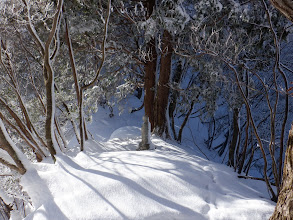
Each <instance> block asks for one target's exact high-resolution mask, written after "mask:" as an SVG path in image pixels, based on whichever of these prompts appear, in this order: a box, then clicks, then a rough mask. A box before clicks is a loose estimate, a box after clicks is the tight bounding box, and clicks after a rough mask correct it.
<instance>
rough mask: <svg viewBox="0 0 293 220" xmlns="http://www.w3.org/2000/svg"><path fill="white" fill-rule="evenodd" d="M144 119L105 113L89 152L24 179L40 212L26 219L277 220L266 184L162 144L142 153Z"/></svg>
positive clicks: (40, 167)
mask: <svg viewBox="0 0 293 220" xmlns="http://www.w3.org/2000/svg"><path fill="white" fill-rule="evenodd" d="M103 115H104V116H103ZM140 117H141V116H139V115H131V118H125V117H118V116H117V117H114V118H115V119H114V118H111V119H109V117H108V116H107V114H106V113H105V112H104V111H100V113H99V114H98V116H97V117H95V119H94V123H93V124H92V125H91V126H89V128H90V131H91V133H92V134H93V137H94V140H90V141H88V142H87V144H86V148H85V151H84V152H79V151H78V148H77V147H75V148H71V149H70V150H69V153H68V154H69V155H70V156H68V155H65V154H59V155H58V156H57V162H56V164H52V163H51V162H49V161H47V162H46V161H45V162H42V163H39V164H35V165H34V168H32V169H30V170H29V171H28V172H27V174H25V176H24V177H23V178H22V179H21V184H22V185H23V187H24V190H25V191H27V192H28V194H29V195H30V196H31V198H32V202H33V206H34V211H33V212H32V213H31V214H30V215H29V216H27V217H26V218H25V219H26V220H31V219H33V220H63V219H70V220H80V219H88V220H90V219H91V220H100V219H102V220H103V219H160V220H161V219H184V220H185V219H186V220H188V219H193V220H201V219H211V220H212V219H215V220H216V219H219V220H220V219H226V220H229V219H230V220H237V219H239V220H240V219H241V220H244V219H249V220H251V219H253V220H261V219H268V218H269V216H270V215H271V214H272V212H273V209H274V205H275V204H274V203H273V202H271V201H270V200H269V199H268V195H267V191H266V187H265V184H264V183H263V182H261V181H253V180H243V179H238V178H237V175H236V174H235V173H234V172H233V171H232V169H230V168H228V167H227V166H225V165H221V164H217V163H213V162H211V161H208V160H205V159H203V158H201V157H199V156H196V155H195V151H192V150H191V149H190V148H186V149H185V148H184V147H183V146H178V145H176V144H175V143H167V142H165V141H163V140H161V139H159V138H157V137H152V148H153V150H150V151H143V152H142V151H135V149H136V148H137V146H138V143H139V142H140V137H139V136H140V129H139V127H138V125H139V124H141V120H140ZM131 124H132V125H131ZM133 125H135V126H133ZM70 145H71V146H73V145H74V143H71V144H70Z"/></svg>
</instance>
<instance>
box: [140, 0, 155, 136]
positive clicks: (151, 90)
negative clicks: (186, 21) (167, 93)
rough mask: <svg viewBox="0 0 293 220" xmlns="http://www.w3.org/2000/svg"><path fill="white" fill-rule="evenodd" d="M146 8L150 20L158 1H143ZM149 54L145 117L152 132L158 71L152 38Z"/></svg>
mask: <svg viewBox="0 0 293 220" xmlns="http://www.w3.org/2000/svg"><path fill="white" fill-rule="evenodd" d="M143 4H144V6H145V7H146V9H147V14H146V19H148V18H149V17H150V16H151V15H152V13H153V10H154V8H155V5H156V1H155V0H150V1H143ZM146 49H147V52H148V53H149V56H148V59H147V60H146V61H145V65H144V70H145V75H144V110H145V115H146V116H147V117H148V118H149V122H150V124H151V131H153V129H154V125H155V117H154V102H155V87H156V70H157V58H158V55H157V51H156V41H155V39H154V38H152V39H151V40H150V41H149V42H148V43H147V46H146Z"/></svg>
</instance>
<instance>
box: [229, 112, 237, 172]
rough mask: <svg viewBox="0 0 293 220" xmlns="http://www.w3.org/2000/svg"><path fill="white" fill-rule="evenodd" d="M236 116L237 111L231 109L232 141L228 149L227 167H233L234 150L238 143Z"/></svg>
mask: <svg viewBox="0 0 293 220" xmlns="http://www.w3.org/2000/svg"><path fill="white" fill-rule="evenodd" d="M238 114H239V109H238V108H234V109H233V136H232V141H231V144H230V147H229V161H228V166H231V167H234V165H235V163H234V160H235V157H234V155H235V150H236V146H237V142H238V135H239V127H238Z"/></svg>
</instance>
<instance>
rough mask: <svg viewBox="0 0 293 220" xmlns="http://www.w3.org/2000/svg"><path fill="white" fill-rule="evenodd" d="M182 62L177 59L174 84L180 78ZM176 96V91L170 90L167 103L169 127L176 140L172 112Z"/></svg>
mask: <svg viewBox="0 0 293 220" xmlns="http://www.w3.org/2000/svg"><path fill="white" fill-rule="evenodd" d="M182 72H183V71H182V64H181V61H178V65H177V69H176V71H175V73H174V75H173V78H172V82H173V83H175V84H179V83H180V81H181V78H182ZM177 97H178V91H176V90H172V91H171V95H170V104H169V118H170V119H171V129H172V132H173V137H174V139H175V140H177V134H176V130H175V122H174V112H175V109H176V106H177Z"/></svg>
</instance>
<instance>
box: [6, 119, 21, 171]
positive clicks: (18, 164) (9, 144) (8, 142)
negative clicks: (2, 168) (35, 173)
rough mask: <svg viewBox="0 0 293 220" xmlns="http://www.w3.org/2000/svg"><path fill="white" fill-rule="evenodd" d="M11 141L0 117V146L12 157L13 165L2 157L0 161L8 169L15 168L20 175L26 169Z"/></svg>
mask: <svg viewBox="0 0 293 220" xmlns="http://www.w3.org/2000/svg"><path fill="white" fill-rule="evenodd" d="M12 143H13V142H12V140H11V138H10V137H9V135H8V133H7V131H6V128H5V126H4V124H3V122H2V120H1V119H0V148H1V149H3V150H5V151H6V152H7V153H8V154H9V156H10V157H11V158H12V159H13V161H14V163H15V165H14V164H10V163H9V162H6V161H5V160H4V159H2V158H0V159H1V161H0V163H2V164H4V165H7V166H8V167H9V168H10V169H12V170H15V171H17V172H19V173H20V174H21V175H23V174H25V173H26V169H25V167H24V165H23V163H22V162H21V160H20V159H19V157H18V155H17V153H16V151H15V150H14V148H13V146H12Z"/></svg>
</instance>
